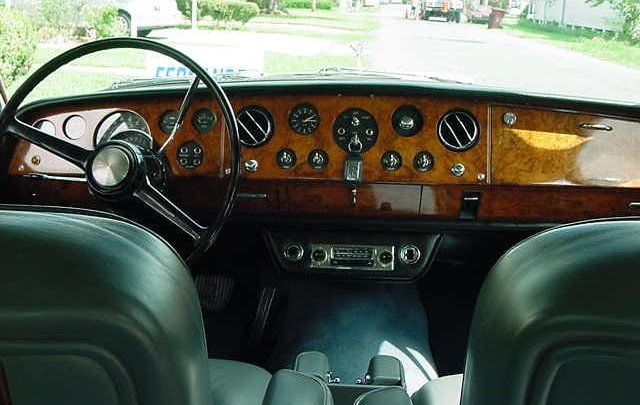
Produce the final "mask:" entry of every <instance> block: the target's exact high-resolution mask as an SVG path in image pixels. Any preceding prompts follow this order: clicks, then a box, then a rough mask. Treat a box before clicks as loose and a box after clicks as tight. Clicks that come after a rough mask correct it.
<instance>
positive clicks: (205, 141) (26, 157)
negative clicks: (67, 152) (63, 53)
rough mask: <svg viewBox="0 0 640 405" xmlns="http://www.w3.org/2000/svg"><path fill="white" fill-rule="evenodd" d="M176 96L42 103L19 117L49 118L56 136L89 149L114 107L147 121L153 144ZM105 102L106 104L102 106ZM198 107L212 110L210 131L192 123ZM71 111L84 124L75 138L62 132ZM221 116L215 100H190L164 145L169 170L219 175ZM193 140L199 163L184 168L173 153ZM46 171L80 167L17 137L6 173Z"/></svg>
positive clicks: (175, 103) (71, 170)
mask: <svg viewBox="0 0 640 405" xmlns="http://www.w3.org/2000/svg"><path fill="white" fill-rule="evenodd" d="M179 103H180V99H179V98H177V97H164V98H156V99H153V100H148V99H142V100H136V99H130V100H123V99H115V100H109V101H100V102H95V103H93V104H90V103H87V104H84V105H82V106H81V107H79V106H73V105H61V106H59V107H55V108H53V107H46V108H45V109H41V110H35V111H30V112H29V113H28V114H27V115H26V116H24V117H22V120H23V121H25V122H27V123H29V124H33V123H36V122H37V121H39V120H40V119H43V118H46V119H47V120H50V121H51V122H53V124H54V125H55V128H56V137H58V138H60V139H63V140H65V141H67V142H71V143H74V144H76V145H78V146H80V147H83V148H85V149H93V148H94V142H95V137H96V130H97V129H98V127H99V125H100V124H101V122H102V121H103V120H104V119H105V118H106V117H108V116H109V115H110V114H111V113H113V112H115V111H118V110H127V111H133V112H135V113H137V114H139V115H140V116H142V118H144V119H145V121H147V124H148V125H149V128H150V130H151V136H152V138H153V139H154V143H155V147H156V148H157V147H158V146H159V145H160V144H162V142H164V140H165V139H166V138H167V136H168V135H166V134H165V133H164V132H162V130H161V129H160V117H161V116H162V114H163V113H164V112H166V111H169V110H176V109H177V108H178V107H179ZM105 106H108V108H105ZM200 108H209V109H211V110H212V111H214V113H215V114H216V117H218V121H217V122H216V123H215V125H214V126H213V128H212V129H211V131H209V132H207V133H202V134H201V133H198V132H197V131H196V130H195V128H194V127H193V125H192V123H191V120H192V117H193V113H194V112H196V111H197V110H198V109H200ZM72 115H80V116H82V117H83V118H84V119H85V122H86V124H87V128H86V131H85V135H84V136H83V137H81V138H80V139H77V140H70V139H68V138H66V137H65V135H64V132H63V126H64V122H65V121H66V120H67V118H69V117H70V116H72ZM223 134H224V129H223V120H222V119H221V114H220V112H219V108H218V106H217V104H216V103H215V102H214V101H212V100H211V99H209V98H207V97H199V98H197V99H195V100H194V102H193V104H192V106H191V108H190V110H189V113H188V114H187V116H186V118H185V122H184V125H183V128H182V130H181V131H180V132H179V133H178V135H177V136H176V138H175V139H174V141H173V142H172V143H171V144H170V145H169V146H168V148H167V149H166V152H165V154H166V156H167V162H168V165H169V169H170V171H171V174H172V175H173V176H176V177H201V176H213V177H220V176H222V172H223V169H222V165H221V164H220V161H221V158H220V157H221V156H222V154H223V145H222V143H221V139H224V136H223ZM187 141H196V142H198V143H199V144H200V145H202V146H203V151H204V152H203V153H204V156H203V163H202V165H200V166H199V167H197V168H195V169H190V170H187V169H184V168H182V167H180V165H178V163H177V159H176V155H177V152H178V148H179V146H180V145H181V144H182V143H183V142H187ZM33 172H38V173H47V174H56V175H81V174H82V171H81V170H80V169H79V168H77V167H75V166H74V165H72V164H70V163H68V162H66V161H64V160H63V159H61V158H58V157H56V156H55V155H53V154H51V153H49V152H47V151H45V150H43V149H42V148H39V147H37V146H34V145H31V144H30V143H28V142H26V141H22V140H20V141H18V142H17V145H16V149H15V151H14V153H13V156H12V159H11V161H10V163H9V174H10V175H16V174H24V173H33Z"/></svg>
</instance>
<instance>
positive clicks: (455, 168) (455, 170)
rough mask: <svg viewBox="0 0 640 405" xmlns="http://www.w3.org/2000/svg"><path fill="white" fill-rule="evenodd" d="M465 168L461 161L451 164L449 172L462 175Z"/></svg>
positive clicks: (457, 175) (458, 175)
mask: <svg viewBox="0 0 640 405" xmlns="http://www.w3.org/2000/svg"><path fill="white" fill-rule="evenodd" d="M465 170H466V168H465V167H464V165H463V164H462V163H456V164H454V165H453V166H451V174H453V175H454V176H456V177H462V175H463V174H464V172H465Z"/></svg>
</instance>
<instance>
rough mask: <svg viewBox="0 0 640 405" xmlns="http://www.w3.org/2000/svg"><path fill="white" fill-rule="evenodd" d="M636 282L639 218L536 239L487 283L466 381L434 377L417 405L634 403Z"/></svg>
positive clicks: (638, 362)
mask: <svg viewBox="0 0 640 405" xmlns="http://www.w3.org/2000/svg"><path fill="white" fill-rule="evenodd" d="M638 285H640V221H639V220H638V219H614V220H599V221H589V222H582V223H576V224H571V225H566V226H561V227H557V228H554V229H551V230H548V231H545V232H542V233H539V234H537V235H534V236H532V237H530V238H529V239H527V240H525V241H523V242H521V243H520V244H518V245H517V246H515V247H514V248H512V249H511V250H510V251H508V252H507V253H506V254H505V255H504V256H503V257H502V258H501V259H500V260H499V261H498V263H497V264H496V265H495V266H494V268H493V269H492V271H491V272H490V274H489V276H488V277H487V279H486V280H485V282H484V284H483V287H482V289H481V291H480V295H479V297H478V301H477V304H476V308H475V313H474V315H473V321H472V324H471V329H470V334H469V342H468V349H467V357H466V364H465V372H464V379H463V378H462V375H457V376H450V377H444V378H440V379H436V380H433V381H431V382H429V383H427V384H426V385H425V386H424V387H422V389H421V390H419V391H418V392H416V393H415V394H414V395H413V398H412V402H413V404H414V405H427V404H429V405H454V404H455V405H457V404H462V405H468V404H474V405H475V404H478V405H524V404H528V405H529V404H536V405H543V404H544V405H559V404H580V405H601V404H605V403H606V404H631V403H637V402H638V399H639V398H640V385H639V384H638V383H637V381H638V380H639V379H640V293H639V292H638ZM372 395H375V393H374V394H372ZM378 395H379V394H378ZM365 399H366V398H365ZM362 403H367V404H372V403H374V402H372V400H371V398H369V401H368V402H362ZM387 403H389V402H387ZM396 403H397V404H404V403H405V402H402V401H398V402H396Z"/></svg>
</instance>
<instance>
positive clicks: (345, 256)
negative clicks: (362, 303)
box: [264, 229, 441, 279]
mask: <svg viewBox="0 0 640 405" xmlns="http://www.w3.org/2000/svg"><path fill="white" fill-rule="evenodd" d="M264 237H265V240H266V242H267V245H268V247H269V251H270V253H271V256H272V258H273V259H274V262H276V264H277V265H278V267H279V268H280V269H282V270H284V271H285V272H290V273H302V274H310V275H311V274H315V275H332V276H337V277H340V276H342V277H345V276H348V277H365V278H392V279H413V278H416V277H418V276H419V275H420V274H422V273H423V272H424V271H425V270H426V269H427V268H428V267H429V265H430V264H431V260H432V258H433V256H434V253H435V252H436V250H437V248H438V246H439V244H440V240H441V235H440V234H416V233H401V232H384V233H367V232H320V231H307V230H291V229H270V230H267V231H265V232H264Z"/></svg>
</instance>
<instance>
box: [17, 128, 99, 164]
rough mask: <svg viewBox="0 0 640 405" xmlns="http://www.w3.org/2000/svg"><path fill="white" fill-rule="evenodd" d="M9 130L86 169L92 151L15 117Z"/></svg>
mask: <svg viewBox="0 0 640 405" xmlns="http://www.w3.org/2000/svg"><path fill="white" fill-rule="evenodd" d="M7 132H8V133H10V134H12V135H15V136H17V137H19V138H21V139H24V140H26V141H27V142H30V143H32V144H34V145H37V146H39V147H41V148H43V149H46V150H47V151H49V152H51V153H53V154H54V155H56V156H58V157H61V158H62V159H64V160H66V161H68V162H70V163H73V164H74V165H76V166H78V167H79V168H81V169H85V168H86V166H87V161H88V159H89V155H91V153H92V151H90V150H86V149H83V148H81V147H79V146H76V145H74V144H72V143H69V142H66V141H63V140H62V139H60V138H56V137H54V136H51V135H49V134H47V133H45V132H43V131H41V130H40V129H38V128H36V127H34V126H31V125H29V124H25V123H24V122H22V121H20V120H18V119H17V118H13V119H12V120H11V122H10V123H9V125H8V126H7Z"/></svg>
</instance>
